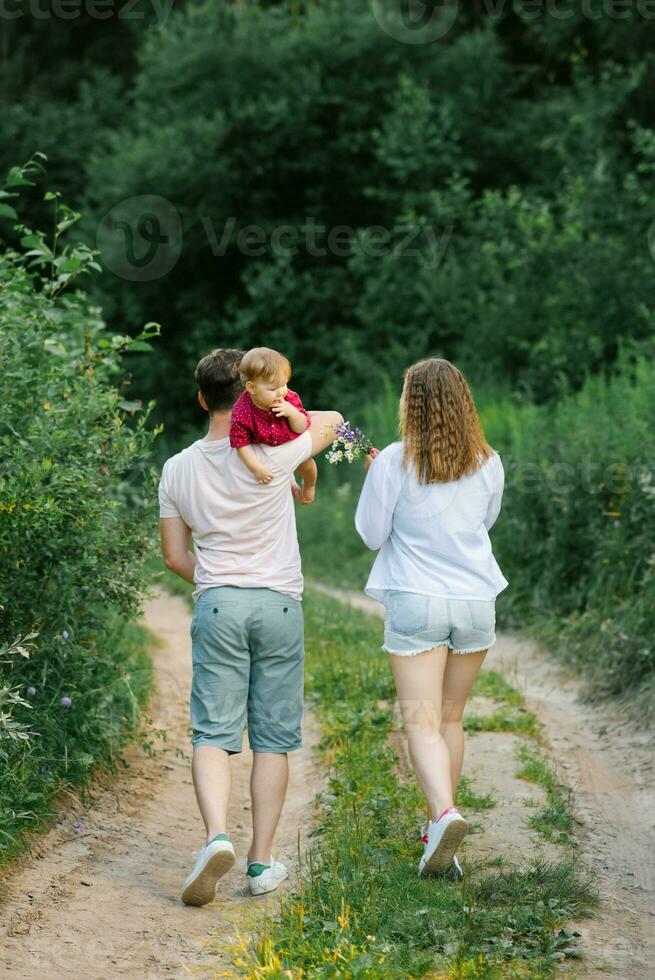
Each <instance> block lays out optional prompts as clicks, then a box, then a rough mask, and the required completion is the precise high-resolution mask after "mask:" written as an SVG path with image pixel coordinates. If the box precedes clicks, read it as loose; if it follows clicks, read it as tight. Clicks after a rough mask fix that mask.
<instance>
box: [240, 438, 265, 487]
mask: <svg viewBox="0 0 655 980" xmlns="http://www.w3.org/2000/svg"><path fill="white" fill-rule="evenodd" d="M237 453H238V454H239V456H240V457H241V459H242V460H243V462H244V463H245V464H246V466H247V467H248V469H249V470H250V472H251V473H252V474H253V476H254V477H255V478H256V479H257V481H258V482H259V483H270V482H271V480H272V479H273V470H269V468H268V466H264V464H263V463H261V462H260V460H259V459H258V458H257V454H256V453H255V450H254V449H253V448H252V446H239V447H238V448H237Z"/></svg>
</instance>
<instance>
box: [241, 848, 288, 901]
mask: <svg viewBox="0 0 655 980" xmlns="http://www.w3.org/2000/svg"><path fill="white" fill-rule="evenodd" d="M246 874H247V875H248V884H249V886H250V894H251V895H265V894H266V892H274V891H275V889H276V888H277V887H278V886H279V884H280V882H281V881H284V879H285V878H287V877H288V875H289V871H288V869H287V866H286V865H285V864H282V862H281V861H276V860H275V858H274V857H273V856H272V855H271V863H270V864H261V863H260V862H258V861H251V862H250V863H249V862H248V861H246Z"/></svg>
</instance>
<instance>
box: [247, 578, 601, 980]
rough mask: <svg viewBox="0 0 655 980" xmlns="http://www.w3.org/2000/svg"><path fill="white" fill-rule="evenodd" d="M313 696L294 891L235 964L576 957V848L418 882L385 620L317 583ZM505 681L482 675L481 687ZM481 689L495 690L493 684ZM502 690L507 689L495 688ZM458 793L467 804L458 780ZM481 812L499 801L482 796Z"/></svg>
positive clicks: (589, 902)
mask: <svg viewBox="0 0 655 980" xmlns="http://www.w3.org/2000/svg"><path fill="white" fill-rule="evenodd" d="M305 619H306V638H307V639H306V643H307V675H306V677H307V693H308V696H309V697H310V698H311V699H312V700H313V702H314V704H315V710H316V711H317V714H318V716H319V719H320V722H321V727H322V742H321V749H322V753H323V759H324V762H325V763H327V765H328V766H329V781H328V785H327V788H326V790H325V791H324V792H323V793H322V794H321V795H320V813H319V816H318V821H317V824H316V827H315V829H314V831H313V837H314V841H313V844H312V846H311V847H310V849H309V850H308V853H307V854H306V855H305V857H304V862H303V866H302V873H301V876H300V884H299V887H298V890H297V891H296V892H295V893H293V894H290V895H288V896H287V897H286V898H284V897H283V899H282V901H281V907H280V912H279V915H278V916H277V917H276V919H271V920H267V922H266V924H265V926H264V929H263V930H260V932H259V935H258V937H256V938H254V939H250V940H248V939H244V940H243V941H242V943H241V949H240V953H239V955H238V958H237V960H236V964H237V966H238V967H239V968H240V970H241V972H242V973H243V974H244V975H248V976H250V977H252V978H259V977H278V976H279V977H282V976H285V977H297V978H301V977H309V976H311V977H335V976H339V977H347V978H348V977H357V978H360V977H371V978H373V977H374V978H387V977H388V978H392V977H393V978H396V977H399V976H400V977H424V976H427V975H429V976H430V977H438V978H444V980H445V978H457V980H460V978H461V980H464V978H467V980H469V978H475V980H483V978H484V980H492V978H493V980H495V978H500V977H503V978H508V977H509V978H511V977H530V978H534V980H540V978H550V977H552V976H553V975H554V971H555V966H556V964H557V963H558V962H559V961H560V960H562V959H564V958H567V957H569V956H571V957H572V956H575V955H577V949H576V947H575V936H574V934H572V933H571V931H570V930H567V929H566V928H565V926H566V923H567V922H568V921H570V920H572V919H577V918H580V917H583V916H585V915H586V914H588V913H589V911H590V910H591V908H592V907H593V905H594V904H595V902H596V896H595V895H594V893H593V892H592V890H591V887H590V882H589V880H588V879H587V878H586V877H585V876H583V874H582V872H581V871H580V868H579V866H578V864H577V863H576V860H575V855H574V854H572V853H567V859H566V860H564V861H558V862H548V861H543V860H539V859H533V860H532V861H531V862H529V863H528V864H522V865H521V866H519V867H511V868H507V867H502V868H500V870H499V869H498V867H497V864H496V862H489V863H487V864H486V865H484V864H482V863H476V862H470V861H468V862H467V873H466V876H465V879H464V881H463V882H457V881H456V880H455V879H453V878H451V877H450V876H444V877H441V878H433V879H431V880H427V881H425V880H419V878H418V875H417V871H418V860H419V857H420V853H421V845H420V842H419V839H418V827H419V825H420V823H421V820H422V817H423V801H422V796H421V794H420V791H419V789H418V787H417V785H416V782H415V780H414V779H413V777H412V778H411V779H407V780H403V781H401V780H399V778H398V775H397V760H396V757H395V754H394V752H393V749H392V747H391V745H390V743H389V739H388V735H389V732H390V730H391V728H392V726H393V717H392V711H391V709H387V708H380V707H378V706H377V705H378V703H379V702H380V701H387V702H389V701H391V700H393V699H394V697H395V693H394V689H393V681H392V677H391V673H390V670H389V665H388V662H387V658H386V656H385V655H384V654H382V653H381V652H380V649H379V646H380V637H381V624H380V623H379V622H378V621H377V620H375V619H372V618H369V617H366V616H364V615H362V614H361V613H360V612H357V611H355V610H352V609H349V608H347V607H345V606H343V605H342V604H341V603H339V602H337V601H336V600H332V599H329V598H327V597H325V596H322V595H318V594H316V593H313V592H311V591H310V593H309V594H308V596H307V599H306V602H305ZM490 683H495V684H496V685H497V686H498V684H499V682H498V679H497V678H496V679H495V680H492V681H483V682H482V685H483V686H484V685H485V684H487V685H488V684H490ZM486 693H490V692H489V691H488V690H487V692H486ZM496 693H497V694H498V696H500V692H499V691H498V690H497V691H496ZM462 790H463V793H461V794H458V800H457V802H458V803H459V804H460V805H462V806H463V805H464V803H463V802H462V795H463V796H464V798H466V799H467V802H474V801H475V797H474V795H473V800H471V791H470V786H468V784H467V783H464V784H463V786H462ZM479 802H480V804H481V808H482V807H484V806H490V805H493V801H491V800H489V799H486V798H484V799H482V800H480V801H479Z"/></svg>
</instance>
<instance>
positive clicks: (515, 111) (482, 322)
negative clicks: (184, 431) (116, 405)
mask: <svg viewBox="0 0 655 980" xmlns="http://www.w3.org/2000/svg"><path fill="white" fill-rule="evenodd" d="M461 6H463V5H460V7H461ZM508 8H511V5H508ZM635 16H636V14H635ZM577 21H580V17H579V16H578V17H577ZM577 21H576V22H577ZM598 21H599V22H598V23H596V18H595V19H594V21H590V20H587V22H586V23H584V22H583V23H582V24H581V27H580V37H581V38H584V42H583V41H582V40H581V41H580V44H578V42H577V41H576V42H575V43H573V42H570V43H569V44H568V46H566V45H565V46H564V48H565V51H566V57H564V54H563V52H562V50H561V38H560V36H559V33H558V31H557V24H556V23H554V22H553V18H552V17H549V16H545V17H544V18H543V20H542V22H540V24H539V25H536V24H530V23H528V22H524V21H522V19H521V17H520V16H518V15H516V14H515V13H514V12H513V8H512V9H510V10H509V12H508V13H507V14H505V13H503V14H502V15H500V16H496V17H489V18H487V19H486V20H485V18H481V17H476V16H475V15H474V14H473V13H469V12H464V11H461V12H460V15H459V16H458V19H457V23H456V25H455V26H454V28H453V30H452V31H451V32H449V33H448V35H447V36H445V37H444V38H442V39H441V40H439V41H438V42H435V43H433V44H403V43H400V42H398V41H397V40H396V39H395V38H393V37H390V36H389V35H388V34H387V33H385V31H384V30H383V29H382V28H381V27H380V24H379V23H378V22H377V20H376V18H375V16H374V12H373V9H372V5H371V4H370V3H369V2H368V0H351V2H348V3H344V2H343V0H331V2H328V3H320V4H319V3H314V2H310V3H306V4H302V5H300V4H295V3H294V4H287V3H280V4H274V5H258V4H232V5H219V6H217V5H216V4H211V3H200V4H198V5H192V6H188V7H187V8H185V9H183V10H182V11H179V12H176V13H175V14H174V15H173V16H172V17H171V18H170V19H169V21H168V22H167V24H166V26H165V27H164V29H163V30H162V31H161V32H159V33H158V34H157V35H156V36H155V37H148V38H147V39H146V41H145V44H144V46H143V48H142V51H141V57H140V62H139V68H138V70H137V72H136V74H135V79H134V92H135V96H134V101H133V104H132V105H131V106H128V107H127V109H126V112H125V117H124V121H123V123H122V124H121V125H119V126H118V127H117V128H116V129H112V130H111V132H107V133H106V141H105V142H103V144H102V145H101V146H100V147H99V148H98V149H96V150H95V151H93V152H91V155H90V157H89V158H88V159H87V160H86V177H85V184H86V186H87V188H88V194H87V198H88V208H87V211H88V215H89V219H88V223H87V227H86V230H87V234H88V236H89V240H91V239H93V240H95V236H96V233H97V228H98V221H99V220H100V219H101V218H102V216H104V215H105V214H106V213H107V212H108V211H109V210H110V209H112V208H113V207H114V206H115V205H116V204H117V203H118V202H121V201H125V200H130V199H131V198H133V197H135V196H140V195H144V194H157V195H161V196H162V197H164V198H165V199H166V200H167V201H169V202H170V204H171V205H172V206H173V208H174V209H175V210H176V211H177V213H178V214H179V217H180V221H181V224H182V228H183V244H182V249H181V254H180V256H179V259H178V261H177V264H176V265H175V267H174V268H173V269H172V270H171V271H170V272H168V273H167V274H166V275H165V276H162V277H161V278H159V279H155V280H153V281H152V282H138V283H131V282H126V281H125V280H121V279H119V278H114V279H112V278H111V277H110V274H108V275H107V277H106V279H105V281H104V284H103V286H102V289H103V296H104V298H103V305H104V306H105V309H106V311H107V315H108V316H109V318H110V322H117V323H121V324H128V325H131V324H139V323H141V322H142V320H143V319H144V314H145V312H146V311H148V315H149V316H155V317H156V318H157V319H159V320H161V321H162V323H164V325H165V332H164V333H165V336H164V342H163V345H162V356H161V357H160V358H158V359H157V360H156V361H155V360H154V359H145V360H144V363H143V364H142V365H141V366H140V368H139V370H140V371H141V372H142V375H141V376H142V377H143V379H144V381H145V382H146V383H147V385H148V389H149V390H150V391H152V392H153V393H154V394H157V393H158V392H159V391H161V390H162V389H163V388H164V387H165V388H166V391H167V399H166V403H165V404H164V403H162V405H161V411H162V413H163V414H164V416H165V417H166V419H167V420H170V422H171V427H172V428H175V429H177V430H178V431H179V428H180V427H182V426H183V425H184V424H187V423H188V421H189V420H190V419H193V418H194V415H193V414H192V413H193V412H194V404H193V397H192V391H191V390H190V385H189V383H188V381H187V379H188V378H190V377H191V372H192V368H193V366H194V364H195V362H196V361H197V359H198V357H199V355H200V354H202V353H203V352H204V351H205V350H207V349H209V348H211V347H213V346H216V345H217V344H224V345H238V346H241V347H248V346H251V345H252V344H255V343H262V342H264V343H267V344H270V345H271V346H274V347H279V348H281V349H283V350H284V351H285V352H286V353H287V354H288V355H289V356H290V357H291V359H292V360H293V362H294V367H295V369H296V383H297V385H298V387H299V388H300V390H301V391H303V392H304V394H305V397H306V400H310V401H312V402H313V403H314V404H316V405H318V404H320V403H323V404H329V403H331V402H332V401H334V399H335V397H336V396H337V395H338V396H339V398H341V400H342V402H343V407H344V409H345V410H346V411H348V412H349V411H351V410H353V409H354V408H356V407H357V404H358V402H359V401H360V400H361V398H362V397H366V398H376V397H377V395H378V392H379V387H380V383H381V379H382V378H383V377H384V375H385V374H389V373H391V372H393V371H395V370H396V368H397V365H398V362H399V360H400V361H401V362H403V363H407V362H408V361H411V360H413V359H416V358H418V357H421V356H423V355H425V354H427V353H439V354H443V355H444V356H446V357H450V358H452V359H456V360H457V361H458V362H459V363H460V364H461V365H462V367H463V368H464V369H465V370H466V371H467V373H468V374H469V375H470V376H471V377H472V378H473V379H474V380H475V381H476V382H479V381H484V382H485V383H493V384H495V385H501V386H503V385H509V386H511V387H513V388H516V389H517V390H519V391H521V392H523V393H525V394H526V395H527V396H528V397H530V398H532V399H534V400H535V401H537V402H545V401H552V400H554V399H556V398H557V397H559V395H560V394H561V393H563V392H564V391H566V390H567V387H568V386H569V385H571V386H573V387H574V388H577V387H579V386H580V385H581V384H582V383H583V381H584V375H585V371H586V370H589V371H603V370H604V369H605V367H606V366H607V365H609V364H612V363H613V361H614V359H615V358H616V355H617V350H618V338H619V336H621V335H623V336H632V337H636V338H644V337H647V336H648V335H649V334H650V332H651V331H652V329H653V321H652V310H653V308H655V278H654V277H653V276H652V274H651V272H652V267H653V265H652V263H653V260H652V258H651V255H650V251H649V247H648V233H649V228H650V225H651V222H652V221H653V220H654V219H655V205H654V204H653V201H655V195H654V194H653V190H654V187H653V163H654V161H655V155H654V147H655V137H654V136H653V128H654V126H655V118H654V117H653V113H652V100H650V101H649V100H648V98H647V95H648V92H649V84H650V80H651V79H652V62H653V57H652V56H651V55H650V54H649V53H648V52H647V50H644V45H643V44H639V45H636V46H633V45H632V39H633V33H634V30H632V29H629V26H628V25H627V24H624V23H623V21H622V22H621V27H620V30H619V29H618V25H617V24H616V22H614V21H611V20H610V19H608V15H607V14H605V13H603V12H602V11H600V10H599V11H598ZM608 23H610V24H611V26H612V29H613V30H615V37H616V42H615V46H616V50H614V49H613V47H612V44H613V42H612V38H613V36H614V35H612V33H611V32H610V31H608V29H607V28H608ZM567 24H568V21H567ZM632 28H634V25H632ZM558 44H559V47H558ZM589 52H591V54H589ZM587 55H588V56H587ZM171 64H174V65H175V66H176V70H175V72H171V71H170V65H171ZM649 105H650V107H651V108H650V110H649V108H648V106H649ZM98 174H102V181H99V180H98V177H97V175H98ZM312 222H313V223H314V226H323V228H324V231H323V232H322V233H320V234H318V235H317V245H318V251H317V250H316V249H315V248H314V246H313V245H312V244H311V242H310V241H309V240H310V238H311V235H310V234H309V233H308V232H306V231H303V229H306V228H307V227H308V225H309V224H310V223H312ZM252 225H254V226H257V227H258V228H259V229H260V231H259V232H258V233H255V234H259V235H261V236H262V239H261V240H262V241H263V245H261V247H257V248H255V249H254V252H253V251H250V250H249V249H248V248H244V247H243V245H242V244H239V238H238V236H239V231H240V230H242V229H244V228H246V227H248V226H252ZM340 226H342V227H343V226H345V227H346V229H350V231H348V230H346V231H342V233H341V238H340V240H339V241H337V242H336V244H334V242H335V241H336V240H335V239H333V245H332V246H329V243H328V233H329V231H330V230H332V231H334V230H336V229H338V228H339V227H340ZM376 226H378V227H381V228H383V229H385V231H384V232H383V234H382V236H381V238H382V240H380V241H378V242H377V243H373V242H372V239H371V234H372V233H371V229H372V228H374V227H376ZM285 227H287V228H288V227H290V228H291V229H292V235H293V236H295V238H294V241H293V243H291V239H290V238H289V235H288V233H286V235H287V237H285V233H283V234H282V237H281V238H279V237H278V238H277V239H276V237H275V236H276V234H277V235H278V236H279V233H280V232H281V231H282V230H283V229H284V228H285ZM230 229H232V230H231V233H230ZM403 229H404V230H403ZM412 229H413V231H412ZM408 231H409V232H410V236H412V235H413V237H411V240H410V239H408V238H407V232H408ZM224 234H225V237H224V241H223V245H224V248H223V254H216V252H217V251H220V249H217V245H218V244H219V243H220V241H221V239H222V238H223V236H224ZM403 243H404V244H403ZM251 244H252V242H251ZM287 246H288V247H287ZM173 365H175V367H176V368H177V367H178V366H180V365H182V366H183V367H184V370H181V371H178V370H176V371H173V370H172V366H173Z"/></svg>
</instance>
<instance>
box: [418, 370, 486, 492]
mask: <svg viewBox="0 0 655 980" xmlns="http://www.w3.org/2000/svg"><path fill="white" fill-rule="evenodd" d="M400 427H401V432H402V437H403V466H404V468H405V469H410V468H411V467H414V468H415V472H416V477H417V479H418V482H419V483H448V482H449V481H451V480H458V479H459V478H460V477H461V476H465V475H468V474H471V473H475V471H476V470H477V469H479V467H480V466H481V465H482V463H483V462H484V461H485V460H486V459H488V458H489V457H490V456H491V455H492V453H493V449H492V448H491V446H490V445H489V443H488V442H487V441H486V439H485V437H484V433H483V431H482V425H481V424H480V418H479V416H478V412H477V409H476V407H475V402H474V401H473V396H472V394H471V390H470V388H469V386H468V384H467V383H466V380H465V379H464V375H463V374H462V372H461V371H460V370H459V369H458V368H456V367H455V365H454V364H451V363H450V361H446V360H444V359H443V358H441V357H429V358H426V360H424V361H418V362H417V363H416V364H412V366H411V367H409V368H407V370H406V371H405V384H404V387H403V394H402V398H401V400H400Z"/></svg>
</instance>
